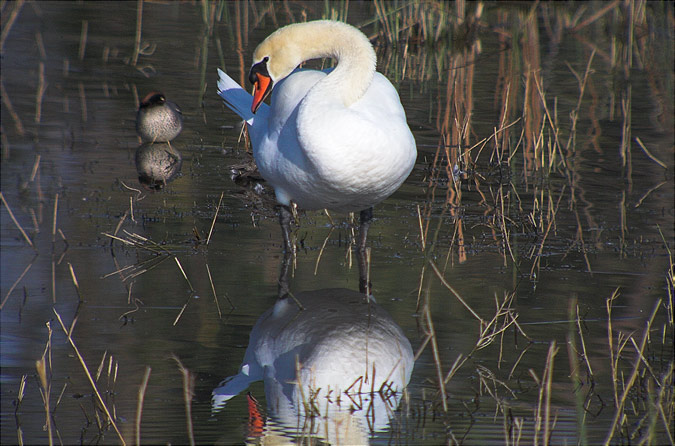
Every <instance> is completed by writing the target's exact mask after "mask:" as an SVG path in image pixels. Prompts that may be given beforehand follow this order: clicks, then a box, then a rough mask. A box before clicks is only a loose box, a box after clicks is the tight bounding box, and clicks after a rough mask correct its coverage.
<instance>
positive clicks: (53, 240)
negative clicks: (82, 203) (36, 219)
mask: <svg viewBox="0 0 675 446" xmlns="http://www.w3.org/2000/svg"><path fill="white" fill-rule="evenodd" d="M58 209H59V193H58V192H57V193H56V194H55V195H54V213H53V215H52V243H55V242H56V217H57V212H58Z"/></svg>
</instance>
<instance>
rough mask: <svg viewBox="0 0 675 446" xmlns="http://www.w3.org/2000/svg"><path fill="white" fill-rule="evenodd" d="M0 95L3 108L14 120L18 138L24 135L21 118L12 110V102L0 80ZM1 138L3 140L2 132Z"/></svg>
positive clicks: (3, 133) (3, 134)
mask: <svg viewBox="0 0 675 446" xmlns="http://www.w3.org/2000/svg"><path fill="white" fill-rule="evenodd" d="M0 95H1V96H2V102H3V104H5V107H7V113H9V115H10V116H11V117H12V119H13V120H14V126H15V127H16V131H17V133H18V134H19V136H23V135H25V133H26V131H25V129H24V128H23V124H22V123H21V117H20V116H19V114H18V113H17V112H16V110H14V106H13V105H12V101H10V100H9V95H8V94H7V90H5V84H4V83H3V82H2V81H1V80H0ZM2 136H3V138H4V136H5V132H2ZM3 142H4V140H3Z"/></svg>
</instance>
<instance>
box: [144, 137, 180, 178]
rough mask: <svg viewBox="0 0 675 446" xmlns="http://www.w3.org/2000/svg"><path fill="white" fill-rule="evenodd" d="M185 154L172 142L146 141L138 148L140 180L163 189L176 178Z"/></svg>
mask: <svg viewBox="0 0 675 446" xmlns="http://www.w3.org/2000/svg"><path fill="white" fill-rule="evenodd" d="M182 166H183V156H182V155H181V153H180V152H179V151H178V150H177V149H176V148H175V146H173V145H171V144H170V143H157V142H156V143H145V144H142V145H141V146H140V147H139V148H138V149H136V171H137V172H138V181H139V182H140V183H141V184H142V185H143V186H146V187H148V188H149V189H153V190H159V189H162V188H163V187H164V186H165V185H166V184H167V183H169V182H171V181H173V180H174V179H176V177H177V176H178V174H179V173H180V169H181V167H182Z"/></svg>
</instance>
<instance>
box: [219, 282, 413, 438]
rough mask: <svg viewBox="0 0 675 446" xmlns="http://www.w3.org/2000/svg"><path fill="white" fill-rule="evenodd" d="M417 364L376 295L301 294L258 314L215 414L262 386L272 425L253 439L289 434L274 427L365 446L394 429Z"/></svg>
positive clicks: (340, 291) (340, 292) (329, 291)
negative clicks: (371, 438) (392, 420)
mask: <svg viewBox="0 0 675 446" xmlns="http://www.w3.org/2000/svg"><path fill="white" fill-rule="evenodd" d="M413 364H414V360H413V352H412V348H411V346H410V342H409V341H408V339H407V338H406V337H405V335H404V334H403V331H402V330H401V328H400V327H399V326H398V325H397V324H396V322H394V320H393V319H392V318H391V316H390V315H389V314H388V313H387V312H386V311H385V310H384V309H382V308H381V307H379V306H378V305H377V304H376V303H375V301H374V299H373V298H372V297H370V298H366V297H365V296H364V294H362V293H358V292H356V291H351V290H346V289H325V290H318V291H308V292H302V293H298V294H297V295H295V296H286V297H283V298H280V299H278V300H277V302H276V303H275V304H274V306H273V307H272V308H270V309H269V310H267V311H266V312H265V313H264V314H263V315H262V316H260V318H259V319H258V321H257V322H256V324H255V326H254V327H253V330H252V332H251V335H250V340H249V345H248V348H247V349H246V353H245V355H244V361H243V363H242V365H241V367H240V369H239V373H238V374H237V375H234V376H231V377H229V378H226V379H225V380H224V381H223V382H222V383H221V384H220V385H219V387H217V388H216V389H214V390H213V400H212V402H213V410H214V412H215V411H218V410H220V409H222V408H223V406H224V405H225V403H226V402H227V401H228V400H229V399H231V398H233V397H235V396H237V395H238V394H240V393H241V392H242V391H244V390H245V389H246V388H247V387H248V386H249V384H250V383H252V382H254V381H260V380H262V381H264V385H265V397H266V400H267V409H268V412H269V415H270V419H269V420H268V426H266V427H265V428H263V429H260V430H258V432H257V433H256V432H252V433H251V434H252V436H263V435H264V436H278V435H283V434H281V433H279V431H277V433H276V434H275V433H274V432H273V431H274V429H273V428H272V427H271V426H270V424H276V425H278V426H279V428H280V429H279V430H280V431H284V432H290V433H292V434H293V435H303V436H313V437H319V438H323V439H325V440H327V441H329V442H330V443H333V444H367V443H368V437H369V433H370V432H378V431H382V430H384V429H385V428H386V427H387V425H388V424H389V420H390V418H391V416H392V415H393V411H394V410H395V409H396V408H397V406H398V403H399V401H400V399H401V395H402V391H403V389H404V388H405V387H406V385H407V384H408V382H409V381H410V374H411V373H412V369H413ZM252 401H254V400H252V399H251V398H250V397H249V406H251V402H252ZM254 431H255V429H254Z"/></svg>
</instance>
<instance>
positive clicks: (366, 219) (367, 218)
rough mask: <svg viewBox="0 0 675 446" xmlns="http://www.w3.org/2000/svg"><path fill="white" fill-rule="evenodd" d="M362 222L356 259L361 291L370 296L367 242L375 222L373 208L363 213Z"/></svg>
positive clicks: (370, 285)
mask: <svg viewBox="0 0 675 446" xmlns="http://www.w3.org/2000/svg"><path fill="white" fill-rule="evenodd" d="M360 220H361V224H360V225H359V245H358V247H357V252H356V258H357V261H358V263H359V291H360V292H362V293H364V294H366V295H370V290H371V289H372V284H371V283H370V280H368V279H369V277H368V276H369V274H368V263H369V260H370V259H368V255H367V252H366V241H367V239H368V228H369V227H370V222H371V221H372V220H373V208H372V207H370V208H368V209H365V210H363V211H361V215H360Z"/></svg>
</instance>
